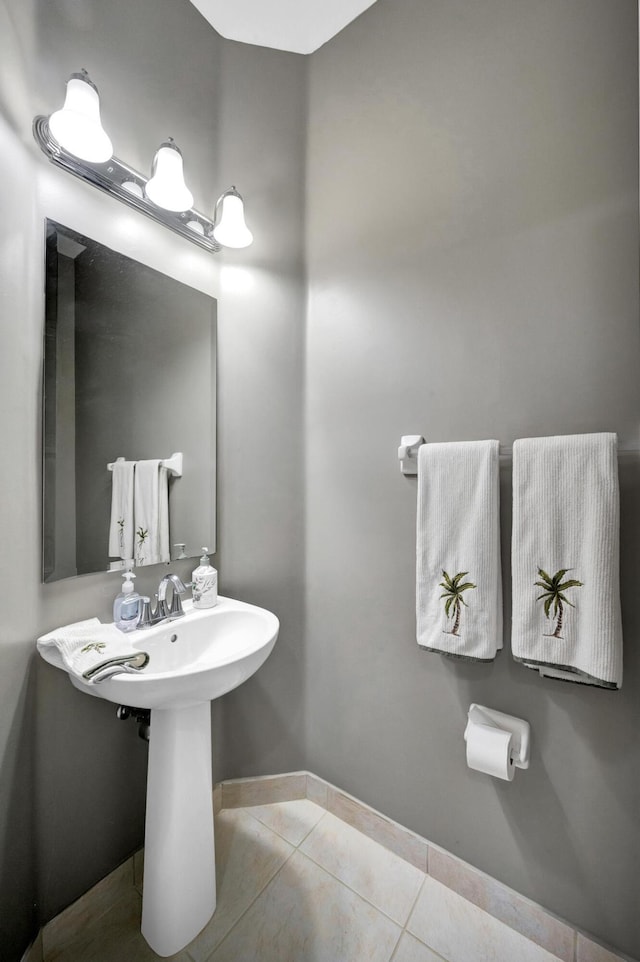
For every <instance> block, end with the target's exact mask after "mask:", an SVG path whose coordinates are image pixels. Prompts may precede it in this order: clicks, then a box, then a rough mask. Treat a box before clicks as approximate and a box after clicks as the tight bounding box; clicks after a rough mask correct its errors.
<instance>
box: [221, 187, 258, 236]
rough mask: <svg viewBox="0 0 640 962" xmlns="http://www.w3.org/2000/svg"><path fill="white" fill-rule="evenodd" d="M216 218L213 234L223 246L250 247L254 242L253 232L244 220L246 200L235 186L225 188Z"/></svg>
mask: <svg viewBox="0 0 640 962" xmlns="http://www.w3.org/2000/svg"><path fill="white" fill-rule="evenodd" d="M218 210H219V211H220V219H219V220H218ZM214 220H215V221H216V226H215V227H214V228H213V236H214V237H215V239H216V240H217V241H218V243H219V244H222V246H223V247H248V246H249V244H252V243H253V234H252V233H251V231H250V230H249V228H248V227H247V225H246V223H245V220H244V202H243V200H242V197H241V196H240V194H239V193H238V191H237V190H236V189H235V187H230V188H229V189H228V190H225V192H224V194H223V195H222V196H221V197H219V198H218V200H217V202H216V209H215V213H214Z"/></svg>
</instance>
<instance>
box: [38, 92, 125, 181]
mask: <svg viewBox="0 0 640 962" xmlns="http://www.w3.org/2000/svg"><path fill="white" fill-rule="evenodd" d="M49 130H50V131H51V134H52V135H53V137H55V139H56V140H57V141H58V143H59V144H60V146H61V147H62V148H63V149H64V150H66V151H67V152H68V153H70V154H73V155H74V157H79V158H80V159H81V160H88V161H90V162H91V163H94V164H103V163H105V162H106V161H107V160H110V159H111V157H112V155H113V145H112V143H111V141H110V140H109V137H108V136H107V134H106V133H105V131H104V129H103V127H102V123H101V122H100V98H99V96H98V91H97V89H96V87H95V86H94V85H93V84H92V83H91V81H90V80H89V77H88V76H87V74H72V76H71V78H70V79H69V81H68V82H67V95H66V97H65V99H64V107H63V108H62V110H56V111H55V113H53V114H51V116H50V117H49Z"/></svg>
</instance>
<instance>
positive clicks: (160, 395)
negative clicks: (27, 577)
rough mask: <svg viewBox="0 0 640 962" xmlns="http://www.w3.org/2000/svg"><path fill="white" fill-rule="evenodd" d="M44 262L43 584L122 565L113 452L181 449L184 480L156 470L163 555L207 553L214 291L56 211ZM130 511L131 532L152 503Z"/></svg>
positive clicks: (211, 532)
mask: <svg viewBox="0 0 640 962" xmlns="http://www.w3.org/2000/svg"><path fill="white" fill-rule="evenodd" d="M45 268H46V273H45V336H44V342H45V343H44V388H43V408H44V413H43V432H42V437H43V550H42V571H43V581H45V582H50V581H57V580H59V579H61V578H70V577H74V576H75V575H82V574H88V573H90V572H95V571H105V570H107V569H108V568H109V567H114V566H119V564H120V562H119V561H118V557H119V555H120V554H123V553H124V552H122V551H120V552H118V554H114V553H112V552H110V544H109V541H110V533H111V530H112V526H113V524H114V517H115V515H114V516H113V517H112V485H113V477H114V472H113V471H112V470H109V468H108V465H112V464H113V463H114V462H116V461H117V460H118V459H120V458H123V459H125V461H127V462H133V463H134V464H135V465H136V466H137V465H138V464H139V462H143V461H144V462H146V463H147V468H146V470H148V462H149V461H153V460H156V459H169V458H170V456H171V455H172V454H174V453H176V452H179V453H180V454H182V474H181V475H180V476H172V475H169V477H168V478H167V477H166V472H165V473H164V481H163V472H162V471H160V481H159V484H160V502H161V509H160V510H161V512H162V502H163V493H162V485H163V483H164V484H166V486H167V489H168V517H167V516H165V518H166V524H168V532H167V531H166V529H165V530H164V531H163V538H164V541H165V542H166V544H168V546H169V547H168V550H169V551H170V558H171V560H175V559H176V558H178V557H197V556H198V555H200V554H201V551H200V547H201V545H208V546H209V548H210V550H211V551H213V550H215V506H216V463H215V454H216V440H215V439H216V430H215V429H216V378H215V372H216V301H215V299H214V298H212V297H210V296H209V295H207V294H203V293H202V292H200V291H197V290H195V289H193V288H191V287H188V286H187V285H185V284H182V283H180V282H179V281H176V280H174V279H173V278H171V277H167V276H166V275H165V274H162V273H160V272H158V271H156V270H153V269H152V268H150V267H147V266H145V265H144V264H140V263H138V262H137V261H135V260H132V259H131V258H130V257H125V256H124V255H123V254H120V253H118V252H117V251H114V250H111V249H110V248H108V247H105V246H104V245H103V244H100V243H98V242H97V241H95V240H92V239H91V238H89V237H86V236H84V235H81V234H79V233H77V232H76V231H74V230H71V229H70V228H68V227H64V226H63V225H62V224H58V223H56V222H55V221H52V220H47V221H46V258H45ZM136 470H137V468H135V467H134V468H133V471H134V472H135V471H136ZM138 475H139V477H140V479H142V477H143V472H142V468H140V470H139V471H138ZM137 493H138V492H136V494H137ZM145 496H146V495H145ZM140 501H141V502H142V493H141V496H140ZM166 502H167V499H166V497H165V498H164V503H165V506H166ZM133 510H134V517H133V519H128V523H129V522H131V523H133V525H134V531H136V530H137V528H136V520H135V516H136V513H137V514H138V519H140V518H141V517H142V516H143V513H146V514H148V513H149V510H150V509H149V505H148V504H146V505H144V506H141V505H140V504H138V505H137V506H136V505H134V509H133ZM153 510H155V509H153ZM153 523H154V524H155V518H154V519H153ZM145 524H146V521H145ZM160 526H161V527H164V525H163V522H162V518H161V521H160ZM138 527H139V528H140V529H141V533H143V529H142V526H138ZM148 527H149V526H148V525H147V528H146V529H144V530H148ZM176 545H185V546H186V548H185V549H182V548H180V547H177V548H176ZM111 548H113V542H112V544H111ZM127 553H128V552H127ZM163 560H168V559H167V558H166V557H165V558H164V559H163ZM138 563H143V564H144V563H153V562H151V561H150V560H149V559H148V558H147V559H146V561H145V558H144V557H142V556H141V557H140V558H139V559H138Z"/></svg>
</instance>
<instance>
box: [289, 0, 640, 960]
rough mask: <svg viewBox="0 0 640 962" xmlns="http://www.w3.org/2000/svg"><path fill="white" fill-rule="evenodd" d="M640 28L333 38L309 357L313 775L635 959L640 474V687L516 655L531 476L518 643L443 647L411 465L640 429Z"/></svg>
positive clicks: (394, 4)
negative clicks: (433, 614) (508, 720)
mask: <svg viewBox="0 0 640 962" xmlns="http://www.w3.org/2000/svg"><path fill="white" fill-rule="evenodd" d="M637 37H638V31H637V6H636V3H635V0H565V2H562V3H558V2H556V0H535V2H533V3H531V2H529V0H527V2H525V0H516V2H514V0H482V3H470V2H468V0H429V2H425V0H379V2H378V3H377V4H375V5H374V6H373V7H371V8H370V9H369V10H368V11H366V13H365V14H363V15H362V16H361V17H360V18H359V19H358V20H357V21H355V22H354V23H353V24H351V25H350V26H349V27H348V28H347V29H346V30H345V31H344V32H343V33H342V34H340V35H339V36H338V37H337V38H335V39H334V40H332V41H331V42H330V43H328V44H327V45H326V46H325V47H323V48H322V49H321V50H320V51H318V52H317V53H315V54H314V55H313V56H312V58H311V72H310V81H309V83H310V93H309V97H310V106H309V140H308V183H307V227H308V230H307V237H308V275H309V314H308V328H307V337H308V344H307V366H306V371H307V422H306V424H307V487H306V492H307V502H306V518H307V524H306V535H307V585H306V598H307V641H306V644H307V648H306V671H307V738H308V753H309V754H308V757H309V766H310V767H311V769H312V770H314V771H317V772H318V774H320V775H322V776H324V777H326V778H328V779H330V780H331V781H332V782H334V783H336V784H337V785H339V786H341V787H343V788H345V789H347V790H348V791H350V792H352V793H353V794H354V795H356V796H358V797H359V798H362V799H365V800H366V801H367V802H369V803H370V804H372V805H374V806H375V807H377V808H379V809H380V810H382V811H383V812H385V813H387V814H388V815H390V816H391V817H393V818H395V819H397V820H398V821H399V822H401V823H403V824H405V825H408V826H410V827H411V828H412V829H415V830H416V831H418V832H420V833H421V834H423V835H425V836H426V837H427V838H429V839H431V840H433V841H434V842H436V843H438V844H440V845H442V846H444V847H445V848H447V849H449V850H450V851H452V852H455V853H457V854H458V855H460V856H461V857H462V858H464V859H466V860H467V861H469V862H471V863H472V864H474V865H476V866H478V867H479V868H481V869H483V870H484V871H486V872H488V873H490V874H491V875H493V876H495V877H497V878H498V879H501V880H503V881H504V882H505V883H507V884H509V885H511V886H513V887H514V888H515V889H517V890H518V891H520V892H523V893H524V894H526V895H528V896H530V897H531V898H533V899H535V900H536V901H538V902H540V903H542V904H543V905H546V906H549V907H550V908H551V909H553V910H554V911H555V912H557V913H558V914H560V915H562V916H565V917H566V918H567V919H569V920H570V921H572V922H574V923H576V924H578V925H581V926H583V927H584V928H585V929H587V930H591V931H593V932H595V933H596V934H598V935H599V936H601V937H603V938H606V939H608V940H609V941H610V942H612V943H613V944H615V945H618V946H619V947H620V948H622V949H626V950H627V951H629V952H631V953H633V954H634V955H640V916H639V915H638V904H637V895H638V886H637V865H638V861H639V860H640V825H639V822H638V811H639V810H640V808H639V803H640V798H639V792H640V740H639V739H638V731H637V729H638V714H637V704H638V691H639V685H640V645H638V633H639V630H640V625H639V615H638V607H637V604H636V603H635V600H636V597H637V583H638V575H639V574H640V557H639V550H640V549H639V547H638V538H637V532H638V524H639V522H640V498H639V491H640V488H639V487H638V485H639V483H640V471H639V468H638V466H637V464H636V463H635V462H633V463H632V464H631V465H628V466H625V467H624V468H623V471H622V530H623V550H622V577H623V587H622V590H623V607H624V630H625V648H626V650H625V671H626V676H625V683H624V688H623V690H622V692H621V693H619V694H618V693H616V694H612V693H609V692H604V691H597V690H588V689H582V688H580V687H578V686H570V685H563V684H561V683H558V682H555V683H554V682H551V681H542V680H540V679H539V678H538V677H537V676H535V675H534V674H533V673H532V672H530V671H528V670H527V669H525V668H523V667H519V666H517V665H515V664H514V663H513V661H512V659H511V657H510V653H509V649H508V633H509V624H510V612H509V531H510V505H509V501H510V488H509V484H510V477H509V471H508V469H506V468H505V469H504V470H503V475H504V478H503V480H504V484H503V491H502V495H503V524H502V530H503V534H504V538H503V559H504V560H503V567H504V585H505V588H506V592H505V596H506V597H505V604H506V609H505V615H506V625H507V632H506V634H507V648H506V650H505V652H504V653H503V654H502V655H501V656H500V657H499V659H498V660H497V661H496V662H495V664H493V665H491V666H488V667H487V666H473V665H459V664H454V663H452V662H448V661H446V660H444V659H443V658H441V657H440V656H437V655H433V654H427V653H423V652H420V651H419V650H418V648H417V646H416V641H415V620H414V605H415V595H414V590H415V589H414V580H415V565H414V550H415V533H414V527H415V496H416V487H415V481H411V480H409V479H406V478H403V477H402V476H401V475H400V473H399V470H398V463H397V460H396V457H395V455H396V449H397V446H398V444H399V439H400V436H401V435H402V434H408V433H414V432H415V433H418V434H424V435H425V436H426V437H427V438H428V439H431V440H444V441H446V440H454V439H460V440H463V439H466V438H468V439H472V438H485V437H497V438H499V439H500V440H501V441H502V442H504V443H505V444H510V443H511V442H512V441H513V439H514V438H516V437H523V436H524V437H526V436H535V435H541V434H542V435H544V434H556V433H558V434H562V433H571V432H583V431H586V432H588V431H599V430H613V431H618V432H619V435H620V438H621V441H622V442H623V443H629V442H635V441H636V439H637V427H638V402H639V390H640V355H639V345H640V324H639V323H638V225H637V220H638V157H637V139H638V78H637ZM576 496H577V497H579V496H580V495H579V492H576ZM532 523H535V519H532ZM472 701H478V702H480V703H483V704H487V705H490V706H494V707H496V708H499V709H502V710H504V711H506V712H510V713H513V714H516V715H520V716H523V717H525V718H528V719H529V720H530V722H531V725H532V732H533V734H532V738H533V757H532V761H531V768H530V770H529V771H528V772H525V773H518V775H517V776H516V779H515V781H514V782H513V783H512V784H506V783H505V784H502V783H499V782H498V781H496V780H495V779H490V778H487V777H483V776H482V775H478V774H476V773H472V772H470V771H469V770H468V769H467V768H466V765H465V754H464V743H463V739H462V733H463V730H464V724H465V715H466V711H467V708H468V706H469V704H470V702H472Z"/></svg>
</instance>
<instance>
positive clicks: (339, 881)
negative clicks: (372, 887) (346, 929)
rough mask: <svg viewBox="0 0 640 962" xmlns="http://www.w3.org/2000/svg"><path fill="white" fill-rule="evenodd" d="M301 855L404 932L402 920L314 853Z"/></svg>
mask: <svg viewBox="0 0 640 962" xmlns="http://www.w3.org/2000/svg"><path fill="white" fill-rule="evenodd" d="M365 837H366V836H365ZM296 851H299V850H296ZM300 855H302V857H303V858H306V859H309V861H310V862H311V863H312V864H313V865H315V866H316V868H319V869H320V870H321V871H323V872H324V873H325V874H326V875H328V876H329V878H332V879H333V880H334V881H335V882H338V883H339V884H340V885H343V886H344V888H346V889H348V890H349V891H350V892H352V893H353V895H356V896H357V897H358V898H359V899H362V901H363V902H366V903H367V905H370V906H371V908H372V909H374V910H375V911H376V912H379V913H380V915H383V916H384V917H385V919H388V920H389V922H393V924H394V925H396V926H397V927H398V928H399V929H400V930H401V933H400V934H402V923H401V922H398V920H397V919H394V918H392V917H391V916H390V915H388V914H387V912H385V911H384V909H381V908H380V906H378V905H374V903H373V902H372V901H371V899H368V898H367V897H366V895H363V894H362V892H358V891H357V890H356V889H354V888H352V886H351V885H349V883H348V882H345V881H344V880H343V879H341V878H338V876H337V875H334V873H333V872H331V871H330V870H329V869H328V868H327V867H326V866H325V865H321V864H320V862H316V860H315V858H313V856H312V855H308V854H307V852H300ZM417 871H418V872H419V871H420V869H417ZM422 874H423V875H424V872H423V873H422ZM423 885H424V879H423V880H422V882H421V883H420V889H421V888H422V886H423Z"/></svg>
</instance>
